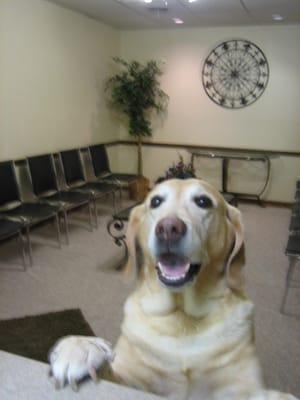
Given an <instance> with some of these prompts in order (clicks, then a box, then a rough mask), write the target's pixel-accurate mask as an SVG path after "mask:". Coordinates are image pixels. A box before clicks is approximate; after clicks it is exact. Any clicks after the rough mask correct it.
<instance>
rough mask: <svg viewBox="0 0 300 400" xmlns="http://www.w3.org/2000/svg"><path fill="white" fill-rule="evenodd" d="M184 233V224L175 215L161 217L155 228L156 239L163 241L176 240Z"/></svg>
mask: <svg viewBox="0 0 300 400" xmlns="http://www.w3.org/2000/svg"><path fill="white" fill-rule="evenodd" d="M185 233H186V224H185V223H184V222H183V221H182V220H181V219H179V218H177V217H166V218H163V219H161V220H160V221H159V222H158V224H157V225H156V228H155V234H156V237H157V238H158V240H160V241H164V242H177V241H178V240H179V239H181V238H182V237H183V236H184V235H185Z"/></svg>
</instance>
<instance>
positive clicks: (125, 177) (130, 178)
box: [103, 172, 138, 183]
mask: <svg viewBox="0 0 300 400" xmlns="http://www.w3.org/2000/svg"><path fill="white" fill-rule="evenodd" d="M103 179H104V180H117V181H121V182H125V183H132V182H134V181H136V180H137V179H138V175H135V174H123V173H117V172H116V173H111V174H109V175H107V176H105V177H104V178H103Z"/></svg>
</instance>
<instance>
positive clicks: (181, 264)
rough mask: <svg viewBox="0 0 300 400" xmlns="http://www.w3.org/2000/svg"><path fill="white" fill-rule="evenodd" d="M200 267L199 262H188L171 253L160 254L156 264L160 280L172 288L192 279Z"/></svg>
mask: <svg viewBox="0 0 300 400" xmlns="http://www.w3.org/2000/svg"><path fill="white" fill-rule="evenodd" d="M200 267H201V265H200V264H194V263H190V262H189V261H188V259H187V258H185V257H183V256H180V255H177V254H173V253H166V254H163V255H161V256H160V257H159V258H158V261H157V265H156V269H157V273H158V277H159V279H160V281H161V282H162V283H163V284H164V285H166V286H170V287H174V288H177V287H180V286H183V285H185V284H186V283H188V282H190V281H192V280H193V278H194V277H195V276H196V275H197V273H198V272H199V270H200Z"/></svg>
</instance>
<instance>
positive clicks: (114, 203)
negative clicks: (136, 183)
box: [112, 192, 117, 214]
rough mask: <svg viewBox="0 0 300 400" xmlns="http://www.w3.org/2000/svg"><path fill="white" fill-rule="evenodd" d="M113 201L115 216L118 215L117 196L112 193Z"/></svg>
mask: <svg viewBox="0 0 300 400" xmlns="http://www.w3.org/2000/svg"><path fill="white" fill-rule="evenodd" d="M112 201H113V210H114V214H116V213H117V211H116V194H115V192H112Z"/></svg>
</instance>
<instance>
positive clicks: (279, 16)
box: [272, 14, 283, 21]
mask: <svg viewBox="0 0 300 400" xmlns="http://www.w3.org/2000/svg"><path fill="white" fill-rule="evenodd" d="M272 18H273V19H274V21H282V20H283V16H282V15H280V14H273V15H272Z"/></svg>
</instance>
